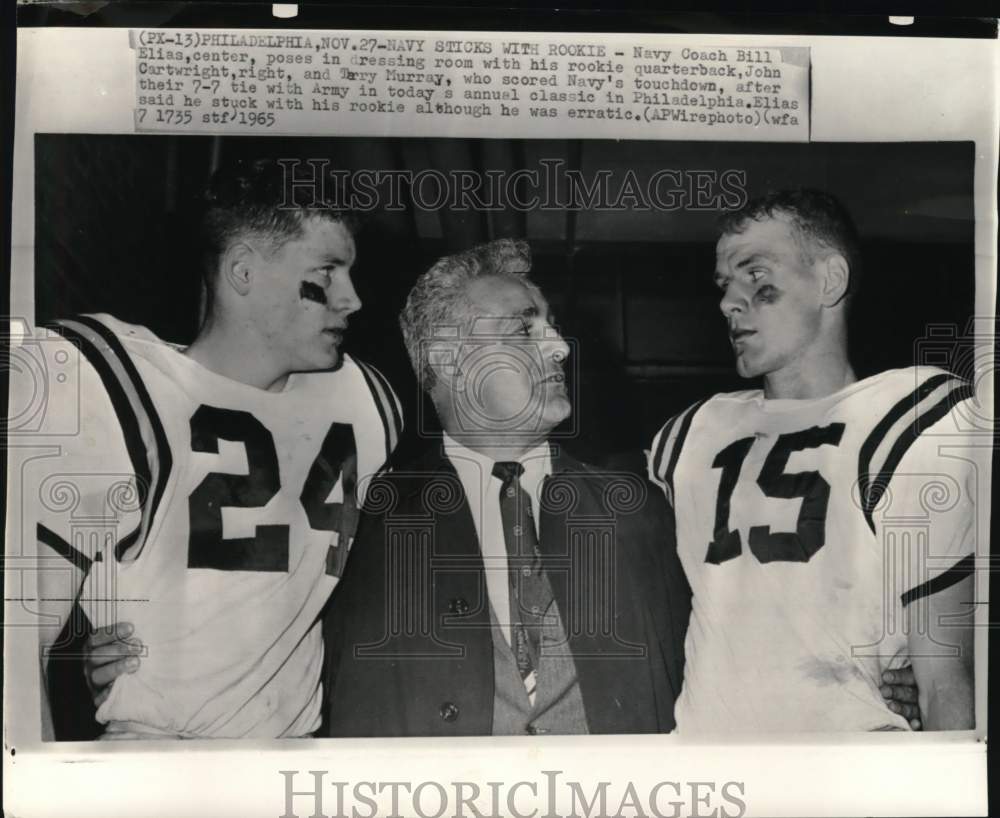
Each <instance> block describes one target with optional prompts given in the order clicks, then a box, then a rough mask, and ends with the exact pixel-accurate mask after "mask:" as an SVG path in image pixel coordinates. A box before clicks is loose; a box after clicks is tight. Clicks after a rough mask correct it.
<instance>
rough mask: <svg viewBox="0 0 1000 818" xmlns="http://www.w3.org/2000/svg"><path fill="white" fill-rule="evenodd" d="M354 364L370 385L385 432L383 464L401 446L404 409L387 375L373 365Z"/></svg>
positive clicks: (359, 362)
mask: <svg viewBox="0 0 1000 818" xmlns="http://www.w3.org/2000/svg"><path fill="white" fill-rule="evenodd" d="M354 362H355V363H356V364H357V366H358V369H360V370H361V374H362V375H363V376H364V379H365V383H367V384H368V389H369V391H370V392H371V395H372V399H373V400H374V402H375V408H376V409H377V410H378V414H379V419H380V422H381V424H382V427H383V430H384V432H385V450H384V455H385V456H384V457H383V458H382V462H383V463H385V462H387V461H388V460H389V457H390V456H391V455H392V453H393V451H395V449H396V446H397V445H399V439H400V437H401V436H402V434H403V407H402V404H401V403H400V402H399V398H398V397H397V395H396V393H395V392H394V391H393V388H392V386H391V385H390V384H389V381H388V379H387V378H386V377H385V375H383V374H382V373H381V372H380V371H379V370H378V369H376V368H375V367H374V366H372V365H371V364H366V363H364V362H362V361H359V360H357V359H356V358H355V359H354Z"/></svg>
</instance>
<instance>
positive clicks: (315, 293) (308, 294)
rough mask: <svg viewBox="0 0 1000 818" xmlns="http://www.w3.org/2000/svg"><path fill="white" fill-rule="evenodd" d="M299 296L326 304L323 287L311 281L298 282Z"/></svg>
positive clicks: (304, 299)
mask: <svg viewBox="0 0 1000 818" xmlns="http://www.w3.org/2000/svg"><path fill="white" fill-rule="evenodd" d="M299 298H301V299H302V300H303V301H315V302H316V303H317V304H322V305H323V306H324V307H325V306H326V293H324V292H323V288H322V287H320V286H319V284H313V283H312V282H311V281H303V282H302V283H301V284H299Z"/></svg>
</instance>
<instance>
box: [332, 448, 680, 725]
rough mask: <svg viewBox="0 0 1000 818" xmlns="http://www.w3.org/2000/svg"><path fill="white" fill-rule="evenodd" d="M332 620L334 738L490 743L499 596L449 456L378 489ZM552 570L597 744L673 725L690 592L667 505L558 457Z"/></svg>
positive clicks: (656, 495)
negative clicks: (491, 586) (493, 622)
mask: <svg viewBox="0 0 1000 818" xmlns="http://www.w3.org/2000/svg"><path fill="white" fill-rule="evenodd" d="M365 505H366V511H365V514H364V515H363V517H362V520H361V523H360V524H359V527H358V533H357V537H356V539H355V541H354V545H353V548H352V550H351V555H350V559H348V561H347V568H346V571H345V574H344V576H343V578H342V579H341V582H340V584H339V586H338V587H337V589H336V590H335V591H334V594H333V598H332V600H331V604H330V607H329V609H328V613H327V616H326V622H325V644H326V650H327V658H328V672H327V676H326V693H327V697H326V702H327V712H326V717H327V718H326V719H325V725H324V728H325V731H326V732H325V733H321V735H322V734H327V735H333V736H439V735H451V736H454V735H489V734H490V733H491V730H492V719H493V699H494V690H493V688H494V672H493V641H492V635H491V632H490V612H489V598H488V596H487V593H486V585H485V574H484V569H483V561H482V557H481V555H480V549H479V542H478V539H477V536H476V529H475V526H474V523H473V520H472V514H471V512H470V509H469V505H468V503H467V502H466V500H465V494H464V491H463V489H462V485H461V482H460V481H459V478H458V475H457V473H456V472H455V470H454V468H453V467H452V465H451V463H450V462H449V461H448V460H447V458H445V457H444V456H443V455H442V454H441V452H440V447H437V450H436V451H435V452H432V453H429V454H428V455H426V456H424V457H422V458H420V459H419V460H418V461H417V462H415V463H414V464H412V465H410V466H403V467H401V468H398V469H396V470H395V471H393V472H391V473H388V474H385V475H382V476H381V477H379V478H378V479H376V480H375V481H374V482H373V483H372V485H371V486H370V488H369V491H368V495H367V499H366V503H365ZM540 506H541V508H540V511H539V514H540V515H541V516H540V531H541V537H540V539H541V546H540V547H541V550H542V552H543V557H542V559H543V564H544V566H545V570H546V571H547V573H548V576H549V581H550V583H551V585H552V589H553V596H554V598H555V600H556V602H557V603H558V605H559V611H560V614H561V616H562V619H563V627H564V629H565V630H566V633H567V638H568V645H569V648H570V650H571V651H572V654H573V657H574V661H575V663H576V669H577V676H578V680H579V685H580V691H581V694H582V698H583V704H584V710H585V713H586V718H587V723H588V726H589V730H590V732H591V733H651V732H665V731H668V730H670V729H672V728H673V726H674V718H673V705H674V700H675V698H676V697H677V695H678V693H679V692H680V688H681V682H682V679H683V662H684V658H683V646H684V633H685V630H686V628H687V621H688V615H689V613H690V591H689V589H688V586H687V582H686V580H685V579H684V574H683V571H682V569H681V566H680V563H679V561H678V559H677V554H676V547H675V545H674V541H673V536H674V535H673V531H674V526H673V520H672V519H671V518H670V517H669V514H670V512H669V506H668V505H667V504H666V502H665V501H664V499H663V496H662V494H661V492H660V491H659V490H658V489H657V488H656V487H655V486H652V485H651V484H649V483H648V482H646V481H645V480H643V479H640V478H638V477H636V476H635V475H630V474H627V473H618V474H612V473H608V472H600V471H597V470H596V469H594V468H592V467H590V466H586V465H584V464H582V463H580V462H578V461H576V460H574V459H573V458H571V457H569V456H566V455H557V457H556V458H555V459H554V462H553V474H552V476H551V477H550V478H549V479H548V481H547V483H546V487H545V489H544V491H543V496H542V498H541V502H540Z"/></svg>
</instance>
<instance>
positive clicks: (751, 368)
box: [736, 355, 762, 378]
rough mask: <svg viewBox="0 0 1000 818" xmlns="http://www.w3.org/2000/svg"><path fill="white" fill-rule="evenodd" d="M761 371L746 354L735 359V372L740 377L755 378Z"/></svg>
mask: <svg viewBox="0 0 1000 818" xmlns="http://www.w3.org/2000/svg"><path fill="white" fill-rule="evenodd" d="M761 373H762V369H761V368H760V367H759V366H756V365H754V363H753V362H752V361H750V360H749V359H748V358H747V356H746V355H740V356H739V357H738V358H737V359H736V374H737V375H739V376H740V377H741V378H756V377H757V376H758V375H760V374H761Z"/></svg>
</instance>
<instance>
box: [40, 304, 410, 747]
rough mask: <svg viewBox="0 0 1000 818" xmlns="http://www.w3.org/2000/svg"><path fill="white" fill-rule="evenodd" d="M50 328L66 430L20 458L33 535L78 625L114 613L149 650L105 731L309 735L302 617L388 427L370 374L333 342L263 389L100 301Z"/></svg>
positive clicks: (317, 670) (313, 694)
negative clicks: (60, 364) (335, 364)
mask: <svg viewBox="0 0 1000 818" xmlns="http://www.w3.org/2000/svg"><path fill="white" fill-rule="evenodd" d="M53 329H55V330H56V331H57V332H58V333H59V335H61V336H62V338H63V339H65V340H64V341H63V342H61V343H63V344H64V345H65V346H66V350H65V352H66V353H67V354H75V355H77V356H78V358H79V361H80V363H79V373H80V374H79V402H78V405H76V406H72V405H70V406H66V407H64V409H65V411H75V412H78V413H79V423H78V428H79V433H78V434H70V435H64V436H62V437H59V438H55V437H54V438H52V440H53V441H54V442H55V443H57V444H58V445H59V447H60V449H59V453H58V455H57V456H55V457H52V458H43V459H38V460H37V462H35V463H34V466H32V470H33V471H34V472H35V473H36V478H37V479H36V480H35V481H34V484H35V485H36V486H38V489H37V490H38V491H39V497H40V500H41V503H40V513H39V515H38V537H39V539H40V541H42V542H44V543H46V544H48V545H49V546H50V547H52V548H53V549H55V550H56V551H57V552H59V553H61V554H63V555H64V556H66V557H67V558H68V559H70V560H72V561H74V562H75V563H76V564H78V565H80V566H81V567H83V568H85V569H87V576H86V579H85V581H84V586H83V589H82V593H81V598H80V602H81V605H82V607H83V608H84V610H85V611H86V613H87V615H88V617H89V618H90V620H91V622H92V623H93V625H94V626H95V627H100V626H104V625H108V624H111V623H113V622H116V621H128V622H132V623H133V624H134V625H135V633H136V636H137V638H138V639H140V640H141V641H142V643H143V644H144V645H145V646H146V648H147V651H148V652H147V654H146V655H144V656H143V657H142V661H141V663H140V666H139V669H138V670H137V671H136V672H135V673H132V674H126V675H123V676H121V677H119V678H118V679H117V680H116V681H115V683H114V685H113V687H112V689H111V691H110V695H109V697H108V698H107V700H106V701H105V702H104V703H103V704H102V705H101V706H100V708H99V709H98V712H97V718H98V720H99V721H101V722H104V723H107V724H108V732H107V735H108V737H113V736H114V734H116V733H125V734H128V735H156V734H163V735H176V736H183V737H234V738H235V737H259V738H275V737H282V736H302V735H307V734H309V733H310V732H312V731H314V730H316V729H317V728H318V726H319V724H320V720H321V718H320V717H321V712H320V711H321V700H322V691H321V669H322V659H323V644H322V634H321V627H320V623H319V622H318V616H319V613H320V609H321V608H322V607H323V605H324V604H325V603H326V601H327V599H328V598H329V596H330V593H331V592H332V591H333V589H334V586H335V585H336V583H337V581H338V579H339V577H340V575H341V572H342V570H343V567H344V561H345V559H346V558H347V552H348V549H349V547H350V544H351V540H352V537H353V535H354V532H355V526H356V523H357V519H358V506H359V504H360V503H361V502H362V500H363V490H364V487H365V486H366V485H367V482H368V480H367V478H369V477H371V476H372V475H373V474H374V473H375V472H377V471H378V470H379V469H380V468H381V467H382V466H383V464H384V463H385V461H386V459H387V457H388V455H389V454H390V452H391V451H392V449H393V447H394V446H395V444H396V441H397V439H398V435H399V431H400V428H401V423H400V411H399V406H398V403H397V400H396V397H395V395H394V394H393V393H392V391H391V389H390V387H389V385H388V383H387V382H386V381H385V380H384V378H382V376H381V375H380V374H379V373H378V372H376V371H375V370H374V369H372V368H371V367H368V366H365V365H363V364H361V363H360V362H358V361H355V360H353V359H351V358H349V357H345V358H344V361H343V365H342V366H341V367H340V368H339V369H337V370H335V371H323V372H311V373H298V374H293V375H291V376H290V377H289V379H288V382H287V384H286V386H285V388H284V389H283V390H282V391H280V392H268V391H265V390H262V389H258V388H255V387H252V386H248V385H246V384H243V383H240V382H237V381H233V380H230V379H228V378H226V377H223V376H221V375H218V374H216V373H213V372H211V371H209V370H207V369H205V368H204V367H202V366H201V365H200V364H198V363H196V362H195V361H193V360H192V359H191V358H189V357H187V356H186V355H184V354H183V353H182V351H181V350H180V349H179V348H177V347H175V346H172V345H170V344H166V343H164V342H162V341H160V340H159V339H158V338H156V337H155V336H154V335H152V334H151V333H150V332H149V331H148V330H145V329H143V328H141V327H134V326H130V325H127V324H123V323H122V322H119V321H116V320H115V319H113V318H110V317H109V316H81V317H79V318H76V319H74V320H71V321H63V322H58V323H57V324H56V325H55V326H54V327H53ZM49 342H51V343H60V342H59V341H57V340H54V339H51V338H50V339H49ZM77 350H79V351H78V352H77ZM48 354H49V355H50V356H51V355H52V354H53V352H52V348H50V349H49V351H48ZM56 354H58V353H56ZM70 403H71V402H70ZM58 411H60V410H58V408H57V407H51V408H50V411H49V415H50V416H52V417H51V418H50V419H51V420H52V422H53V426H58V425H59V424H58V423H56V420H57V418H56V417H55V416H56V415H57V414H58ZM72 426H73V424H72V423H67V422H65V421H64V422H62V428H69V427H72ZM29 466H31V464H29Z"/></svg>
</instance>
